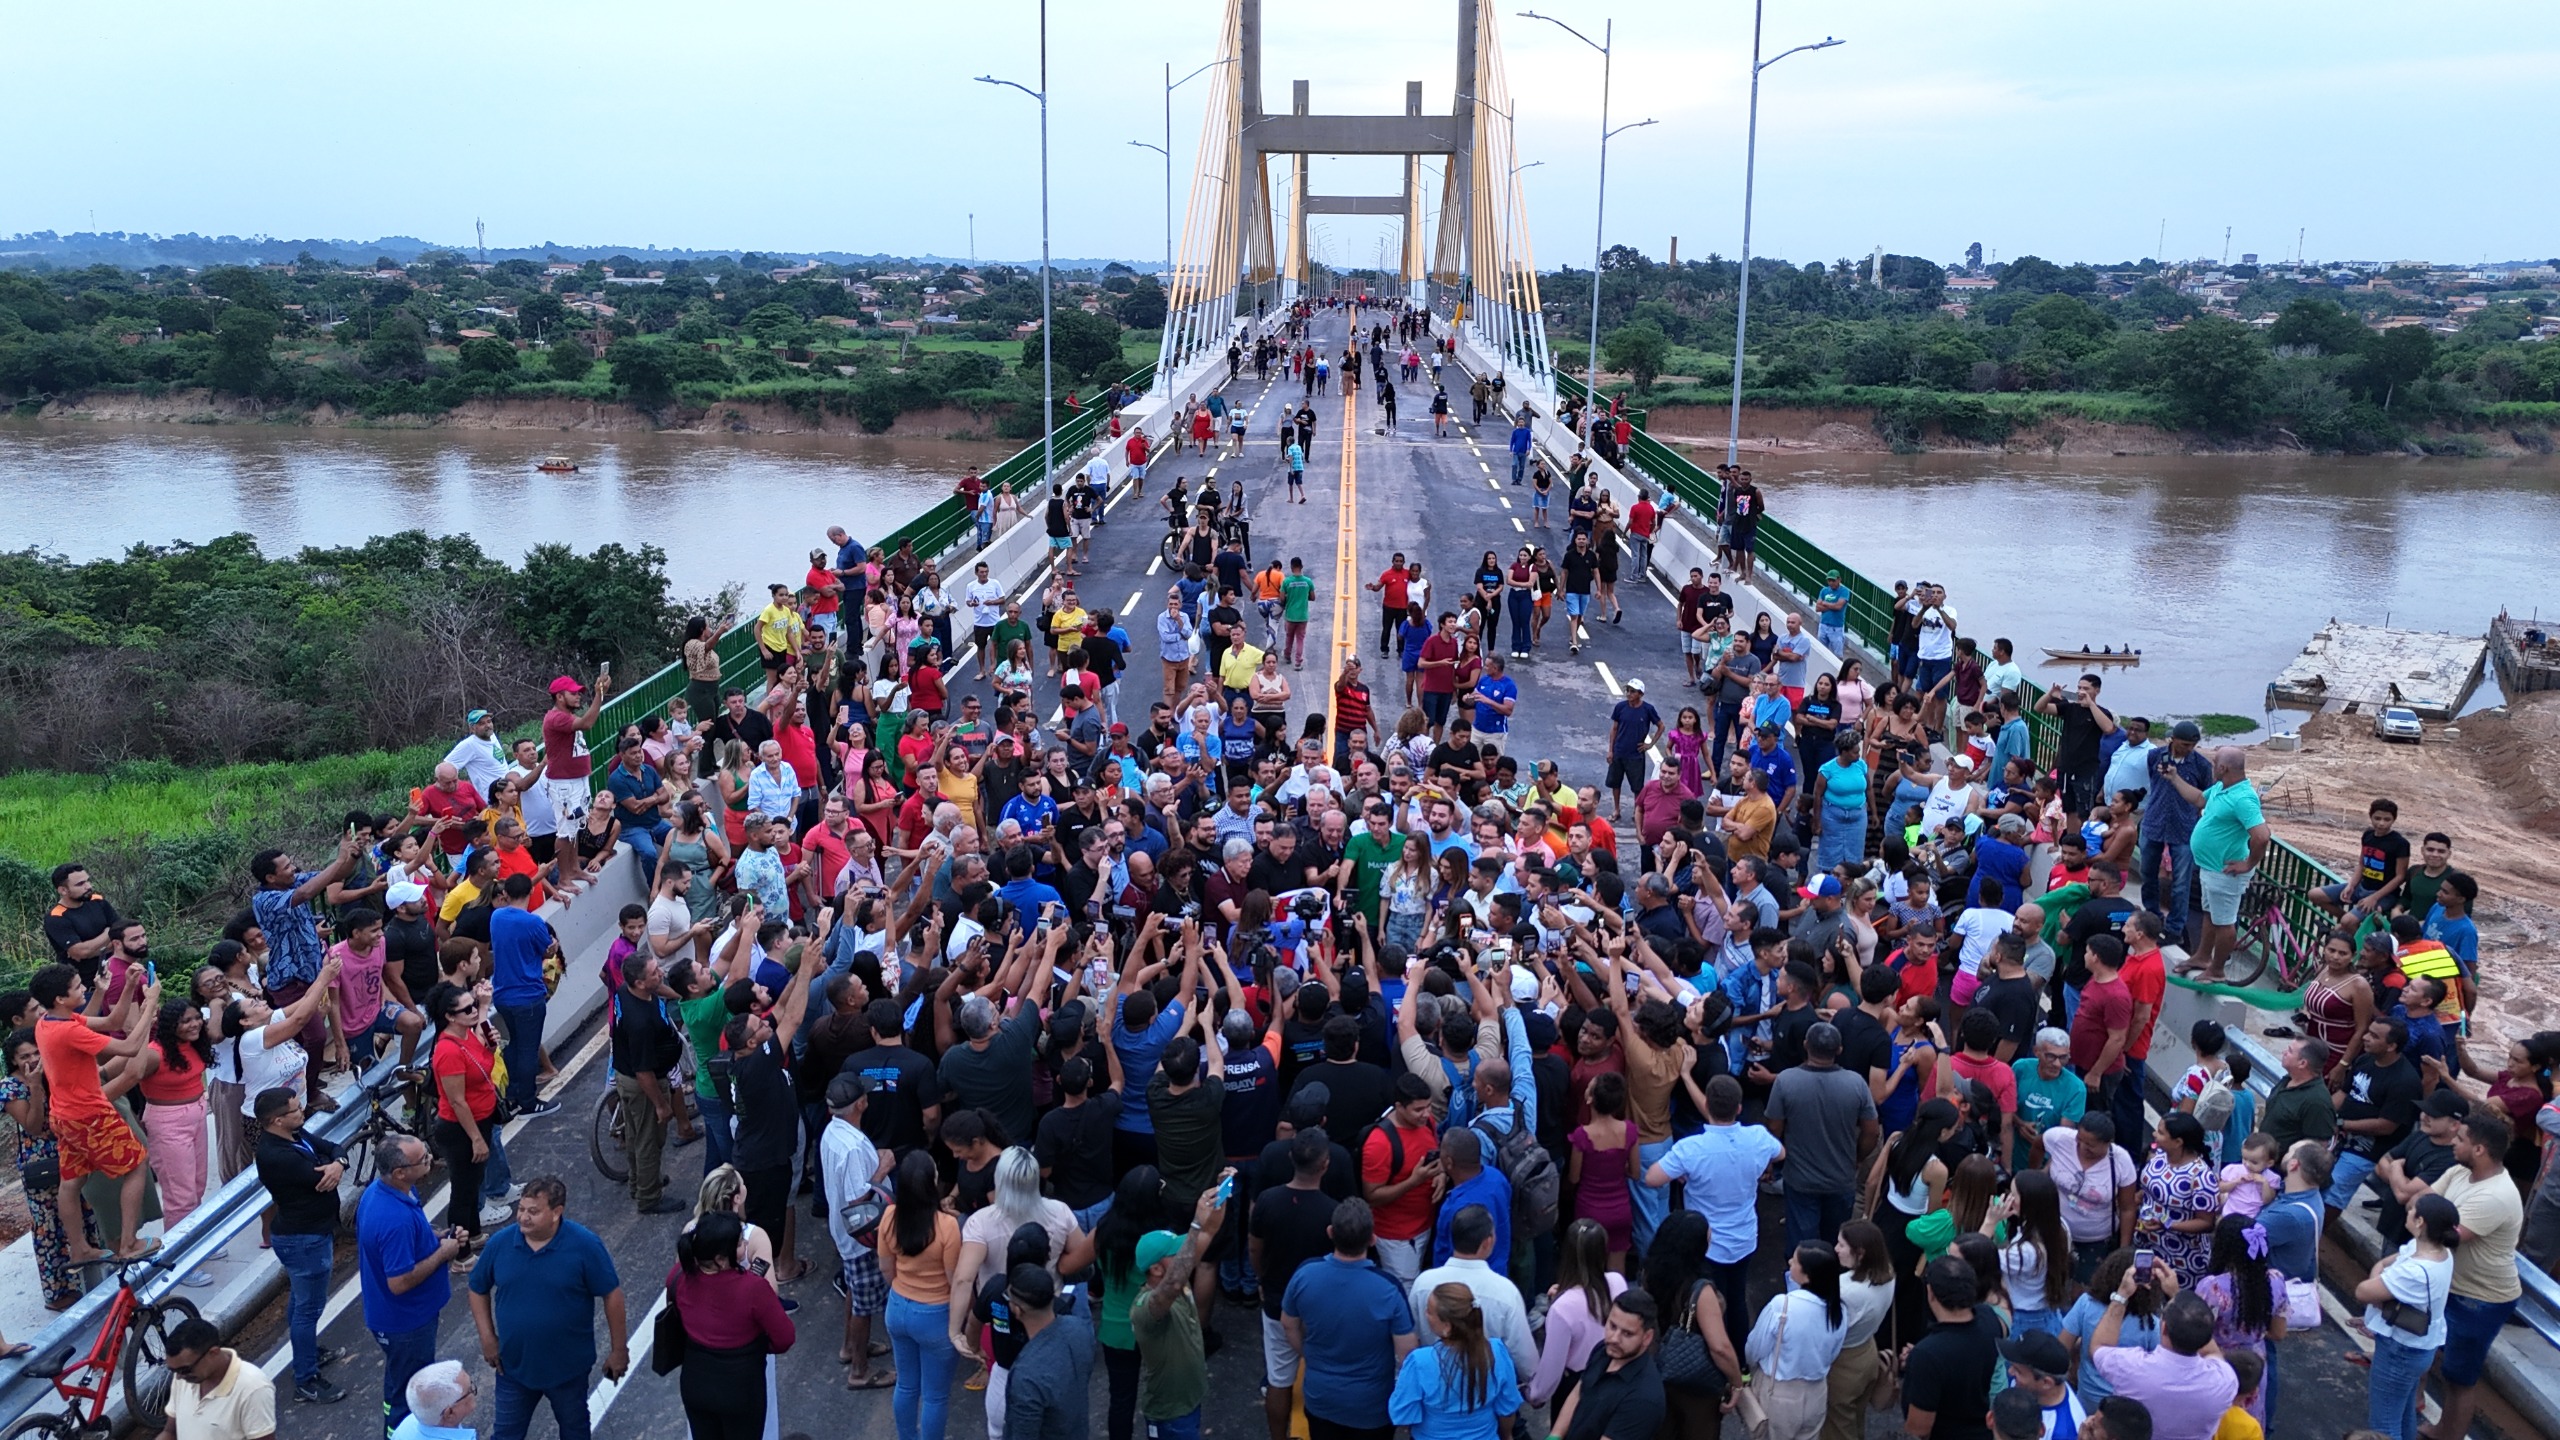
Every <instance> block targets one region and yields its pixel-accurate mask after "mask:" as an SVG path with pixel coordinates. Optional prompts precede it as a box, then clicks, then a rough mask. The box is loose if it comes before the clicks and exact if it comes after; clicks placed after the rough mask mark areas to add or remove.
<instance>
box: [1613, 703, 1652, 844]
mask: <svg viewBox="0 0 2560 1440" xmlns="http://www.w3.org/2000/svg"><path fill="white" fill-rule="evenodd" d="M1661 733H1662V712H1661V711H1659V710H1656V709H1654V708H1653V707H1652V706H1651V705H1648V704H1646V703H1645V698H1644V682H1643V681H1642V680H1634V679H1630V680H1628V681H1627V682H1626V695H1625V697H1624V698H1623V699H1621V700H1619V701H1618V703H1617V705H1616V706H1614V707H1612V708H1611V710H1610V711H1609V775H1608V778H1607V780H1606V781H1605V782H1604V783H1605V784H1607V785H1608V787H1609V809H1610V812H1611V813H1610V817H1609V818H1610V819H1612V820H1624V819H1626V818H1627V801H1626V792H1627V791H1629V790H1642V789H1643V788H1644V777H1645V758H1644V752H1645V750H1646V749H1647V747H1649V746H1651V745H1652V744H1653V741H1654V737H1655V736H1657V735H1659V734H1661Z"/></svg>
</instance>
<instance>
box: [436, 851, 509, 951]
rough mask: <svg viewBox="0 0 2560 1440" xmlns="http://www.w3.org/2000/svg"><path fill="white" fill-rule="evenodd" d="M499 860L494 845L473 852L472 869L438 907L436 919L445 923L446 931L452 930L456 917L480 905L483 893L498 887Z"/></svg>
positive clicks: (464, 874) (467, 871)
mask: <svg viewBox="0 0 2560 1440" xmlns="http://www.w3.org/2000/svg"><path fill="white" fill-rule="evenodd" d="M498 859H499V856H498V851H497V847H496V846H494V845H488V844H483V845H481V846H479V847H477V848H476V849H474V850H473V851H472V852H471V865H470V868H469V869H467V870H465V871H464V872H463V874H462V878H461V879H459V880H456V881H455V882H453V888H452V889H450V890H447V891H446V892H444V903H443V904H442V905H439V906H437V907H436V918H437V919H439V920H442V921H443V922H444V923H445V928H446V929H448V930H450V929H452V927H453V922H454V920H455V919H456V917H458V916H460V915H461V914H462V912H463V911H465V910H468V909H470V908H471V907H472V906H473V905H476V904H478V903H479V901H480V895H481V892H482V891H484V890H488V889H491V888H494V887H495V886H496V885H497V883H498Z"/></svg>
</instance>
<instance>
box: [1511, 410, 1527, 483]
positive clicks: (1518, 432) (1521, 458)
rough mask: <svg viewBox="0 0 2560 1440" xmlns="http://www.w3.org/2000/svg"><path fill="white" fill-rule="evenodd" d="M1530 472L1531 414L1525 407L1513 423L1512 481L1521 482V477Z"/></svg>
mask: <svg viewBox="0 0 2560 1440" xmlns="http://www.w3.org/2000/svg"><path fill="white" fill-rule="evenodd" d="M1528 473H1529V415H1528V412H1527V411H1526V410H1525V409H1524V410H1523V411H1521V414H1520V418H1519V419H1518V420H1515V421H1513V422H1512V424H1511V483H1512V484H1514V485H1517V484H1519V483H1520V477H1521V476H1523V475H1526V474H1528Z"/></svg>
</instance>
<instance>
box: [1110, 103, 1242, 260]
mask: <svg viewBox="0 0 2560 1440" xmlns="http://www.w3.org/2000/svg"><path fill="white" fill-rule="evenodd" d="M1234 63H1236V57H1234V56H1233V55H1226V56H1221V57H1219V58H1218V59H1215V60H1212V61H1210V62H1209V63H1208V64H1206V65H1203V66H1201V67H1200V68H1199V69H1197V70H1194V71H1192V72H1191V73H1190V74H1188V75H1185V76H1183V77H1182V78H1181V79H1179V80H1176V79H1174V78H1173V62H1172V61H1170V60H1168V61H1166V62H1165V66H1164V143H1163V144H1161V145H1158V144H1156V143H1154V142H1153V141H1149V140H1132V141H1130V142H1129V143H1130V144H1132V145H1134V146H1136V147H1138V148H1139V149H1141V150H1153V151H1154V152H1156V153H1157V154H1159V155H1161V156H1163V157H1164V289H1165V295H1166V297H1167V299H1170V298H1171V297H1172V295H1173V92H1174V91H1176V90H1179V89H1181V88H1182V87H1183V86H1185V85H1188V84H1190V83H1191V82H1192V81H1194V80H1197V79H1199V78H1200V77H1201V76H1203V75H1206V74H1208V73H1209V72H1210V71H1212V70H1215V69H1217V68H1218V67H1219V66H1221V65H1233V64H1234Z"/></svg>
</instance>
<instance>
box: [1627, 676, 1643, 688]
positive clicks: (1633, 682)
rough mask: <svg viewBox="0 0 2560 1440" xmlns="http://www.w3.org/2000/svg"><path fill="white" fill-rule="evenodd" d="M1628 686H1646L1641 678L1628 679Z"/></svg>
mask: <svg viewBox="0 0 2560 1440" xmlns="http://www.w3.org/2000/svg"><path fill="white" fill-rule="evenodd" d="M1626 688H1627V689H1629V690H1642V689H1643V688H1644V682H1643V681H1641V680H1636V679H1630V680H1628V681H1627V684H1626Z"/></svg>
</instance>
